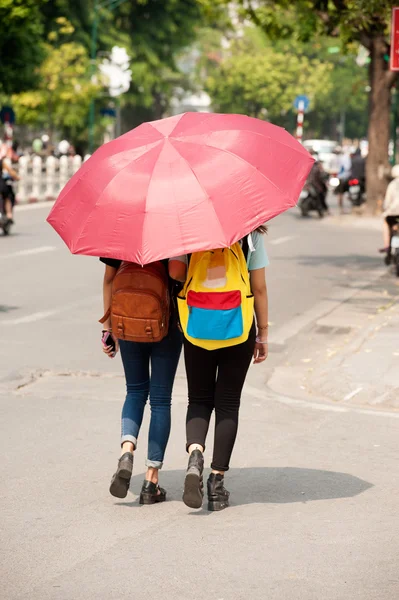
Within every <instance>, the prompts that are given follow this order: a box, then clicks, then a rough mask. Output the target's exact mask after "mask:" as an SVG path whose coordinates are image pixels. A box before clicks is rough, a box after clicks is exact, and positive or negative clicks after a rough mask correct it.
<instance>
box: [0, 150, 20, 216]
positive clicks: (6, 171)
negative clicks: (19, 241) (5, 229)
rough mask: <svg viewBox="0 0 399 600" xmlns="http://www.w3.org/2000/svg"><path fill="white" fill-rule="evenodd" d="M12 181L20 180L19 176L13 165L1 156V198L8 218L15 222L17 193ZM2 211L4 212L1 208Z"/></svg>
mask: <svg viewBox="0 0 399 600" xmlns="http://www.w3.org/2000/svg"><path fill="white" fill-rule="evenodd" d="M10 180H11V181H18V180H19V177H18V175H17V173H16V172H15V171H14V169H13V168H12V167H10V165H9V164H7V162H5V161H4V160H3V158H0V200H1V204H2V205H3V210H4V212H5V213H6V218H7V219H8V221H9V222H10V223H11V224H12V223H14V219H13V217H14V214H13V212H14V211H13V209H14V204H15V194H14V190H13V189H12V187H11V185H10ZM0 212H2V211H1V210H0Z"/></svg>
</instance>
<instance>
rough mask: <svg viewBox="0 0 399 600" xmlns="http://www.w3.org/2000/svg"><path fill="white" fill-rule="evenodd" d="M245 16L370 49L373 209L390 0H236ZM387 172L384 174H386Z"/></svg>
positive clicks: (384, 107)
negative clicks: (354, 43)
mask: <svg viewBox="0 0 399 600" xmlns="http://www.w3.org/2000/svg"><path fill="white" fill-rule="evenodd" d="M240 4H241V6H242V7H243V10H244V12H245V14H246V16H248V17H249V18H251V19H252V20H253V21H254V22H255V23H256V24H257V25H259V26H260V27H261V28H262V29H263V30H264V31H265V32H266V33H267V34H268V35H269V36H270V37H272V38H274V39H281V38H289V37H294V38H297V39H301V40H303V41H308V40H310V39H312V38H313V37H314V36H317V35H320V34H322V35H328V36H331V37H335V38H338V37H339V38H340V39H341V41H342V44H343V46H344V47H347V46H348V45H349V44H351V43H353V42H359V43H361V44H362V45H363V46H364V47H365V48H367V50H369V52H370V65H369V85H370V88H371V91H370V102H369V126H368V140H369V156H368V160H367V198H368V199H367V203H368V206H369V209H370V210H371V211H373V212H374V211H375V210H376V208H377V206H378V204H379V202H380V201H381V199H382V197H383V195H384V193H385V190H386V186H387V177H386V175H387V174H388V173H389V165H388V142H389V125H390V106H391V88H392V86H393V85H394V83H395V81H396V80H397V74H396V73H394V72H391V71H390V70H389V63H388V54H389V26H390V15H391V9H392V6H393V5H394V4H395V1H394V0H298V1H297V2H295V3H290V2H288V1H287V0H257V1H256V2H255V1H253V0H240ZM384 175H385V176H384Z"/></svg>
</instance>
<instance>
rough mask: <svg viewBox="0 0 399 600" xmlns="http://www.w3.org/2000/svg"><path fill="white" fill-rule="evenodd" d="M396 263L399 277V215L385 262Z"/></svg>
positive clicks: (392, 230) (387, 263) (388, 263)
mask: <svg viewBox="0 0 399 600" xmlns="http://www.w3.org/2000/svg"><path fill="white" fill-rule="evenodd" d="M391 263H393V264H394V265H395V271H396V275H397V276H398V277H399V215H398V217H397V218H396V224H395V225H393V226H392V227H391V243H390V248H389V251H388V253H387V255H386V257H385V264H386V265H390V264H391Z"/></svg>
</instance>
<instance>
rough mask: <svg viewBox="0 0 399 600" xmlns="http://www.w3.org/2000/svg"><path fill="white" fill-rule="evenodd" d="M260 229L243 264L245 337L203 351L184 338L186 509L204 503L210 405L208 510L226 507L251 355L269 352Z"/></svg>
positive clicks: (259, 358)
mask: <svg viewBox="0 0 399 600" xmlns="http://www.w3.org/2000/svg"><path fill="white" fill-rule="evenodd" d="M263 232H264V230H263V228H262V229H261V230H260V231H256V232H254V233H253V234H252V236H251V238H252V239H251V240H250V242H251V243H250V244H249V247H250V250H249V252H248V258H247V267H248V270H249V272H250V281H251V289H252V293H253V295H254V299H255V315H256V323H257V325H256V326H255V323H254V324H253V325H252V328H251V331H250V334H249V337H248V339H247V341H246V342H244V343H242V344H239V345H237V346H231V347H228V348H221V349H218V350H205V349H204V348H200V347H198V346H195V345H194V344H192V343H190V342H189V341H188V340H186V339H185V340H184V357H185V364H186V373H187V381H188V402H189V404H188V409H187V419H186V435H187V451H188V452H189V455H190V457H189V462H188V468H187V473H186V478H185V483H184V494H183V501H184V503H185V504H186V505H187V506H189V507H190V508H200V507H201V506H202V500H203V495H204V493H203V480H202V472H203V468H204V456H203V452H204V451H205V440H206V435H207V433H208V428H209V421H210V418H211V414H212V411H213V410H215V438H214V448H213V459H212V463H211V468H212V472H211V474H210V476H209V479H208V486H207V487H208V510H223V509H224V508H226V507H227V506H229V492H228V491H227V490H226V489H225V487H224V474H225V472H226V471H228V469H229V464H230V457H231V453H232V451H233V447H234V442H235V439H236V435H237V427H238V413H239V408H240V400H241V391H242V388H243V385H244V382H245V378H246V375H247V372H248V368H249V365H250V363H251V359H252V358H253V359H254V363H255V364H259V363H262V362H263V361H265V360H266V358H267V354H268V346H267V333H268V301H267V287H266V277H265V267H266V266H267V265H268V258H267V254H266V250H265V247H264V242H263V236H262V233H263ZM251 250H252V251H251Z"/></svg>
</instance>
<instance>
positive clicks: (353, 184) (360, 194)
mask: <svg viewBox="0 0 399 600" xmlns="http://www.w3.org/2000/svg"><path fill="white" fill-rule="evenodd" d="M348 194H349V200H350V201H351V202H352V205H353V206H361V205H362V204H363V203H364V202H365V201H366V199H365V197H364V185H363V184H362V182H360V181H359V180H358V179H350V180H349V181H348Z"/></svg>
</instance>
